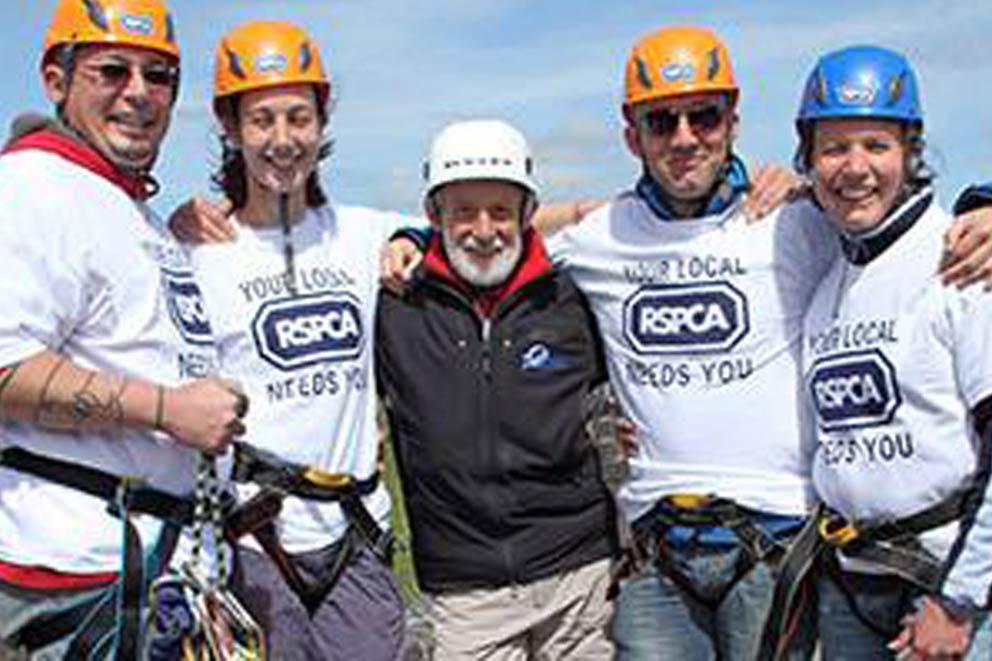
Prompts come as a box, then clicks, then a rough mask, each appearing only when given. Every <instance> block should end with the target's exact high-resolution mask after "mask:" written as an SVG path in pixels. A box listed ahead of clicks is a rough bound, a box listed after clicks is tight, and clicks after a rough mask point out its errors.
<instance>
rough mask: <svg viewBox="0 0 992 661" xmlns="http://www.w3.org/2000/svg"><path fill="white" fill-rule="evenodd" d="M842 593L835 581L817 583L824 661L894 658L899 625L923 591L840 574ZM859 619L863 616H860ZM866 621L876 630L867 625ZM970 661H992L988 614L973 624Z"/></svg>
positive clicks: (824, 578)
mask: <svg viewBox="0 0 992 661" xmlns="http://www.w3.org/2000/svg"><path fill="white" fill-rule="evenodd" d="M841 577H842V578H841V580H843V582H844V589H845V590H846V591H847V593H848V595H850V598H851V599H853V601H854V602H855V604H856V605H857V609H858V610H857V612H855V611H854V610H853V609H852V608H851V604H850V602H849V600H848V595H845V594H844V591H843V590H841V588H840V587H839V586H838V585H837V583H836V581H835V579H833V578H831V577H829V576H822V577H821V578H820V579H819V602H820V641H821V650H822V658H823V660H824V661H861V660H864V661H874V660H875V659H890V658H892V657H893V654H892V652H890V651H889V649H888V647H887V645H888V643H889V641H890V640H892V639H893V638H895V636H896V635H897V634H898V633H899V630H900V628H901V627H900V626H899V620H900V619H901V618H902V616H903V615H905V614H907V613H910V612H912V611H913V610H914V605H913V601H914V600H915V599H916V598H917V597H918V596H919V594H920V593H919V591H917V590H916V589H914V588H913V587H912V586H911V585H910V584H908V583H906V582H905V581H903V580H901V579H899V578H896V577H893V576H876V575H869V574H855V573H852V572H842V573H841ZM859 615H860V617H859ZM865 620H867V622H868V623H870V624H871V625H872V626H868V624H866V622H865ZM975 624H976V626H975V633H974V634H973V636H972V642H971V649H970V650H969V652H968V655H967V657H965V658H966V659H967V661H990V660H992V619H990V618H989V617H988V613H984V614H983V615H982V616H981V617H980V618H979V619H978V621H977V622H976V623H975Z"/></svg>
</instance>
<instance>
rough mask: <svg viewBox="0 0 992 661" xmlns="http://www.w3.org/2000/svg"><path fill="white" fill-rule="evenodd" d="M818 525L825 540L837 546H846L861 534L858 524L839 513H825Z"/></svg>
mask: <svg viewBox="0 0 992 661" xmlns="http://www.w3.org/2000/svg"><path fill="white" fill-rule="evenodd" d="M816 525H817V530H818V531H819V533H820V537H821V538H822V539H823V541H825V542H826V543H827V544H829V545H831V546H834V547H837V548H844V547H845V546H848V545H850V544H852V543H853V542H854V541H855V540H857V539H858V538H859V537H860V536H861V532H860V531H859V530H858V528H857V526H855V525H854V524H853V523H851V522H850V521H848V520H847V519H845V518H844V517H842V516H840V515H839V514H825V515H823V516H821V517H820V520H819V521H818V522H817V524H816Z"/></svg>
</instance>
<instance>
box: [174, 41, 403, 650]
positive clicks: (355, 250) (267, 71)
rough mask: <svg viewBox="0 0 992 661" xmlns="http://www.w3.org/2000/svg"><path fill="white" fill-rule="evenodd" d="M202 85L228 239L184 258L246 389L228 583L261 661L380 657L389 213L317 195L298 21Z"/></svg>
mask: <svg viewBox="0 0 992 661" xmlns="http://www.w3.org/2000/svg"><path fill="white" fill-rule="evenodd" d="M214 80H215V84H214V99H213V107H214V112H215V115H216V118H217V120H218V121H219V123H220V125H221V128H222V135H221V140H222V149H223V159H222V163H221V166H220V169H219V170H218V172H217V173H216V174H215V176H214V181H215V183H216V184H217V185H218V187H219V188H220V189H221V190H222V192H223V193H224V195H225V196H226V197H227V198H228V199H229V200H230V202H231V204H232V210H231V212H230V219H231V220H232V221H233V227H234V234H235V237H234V240H233V242H230V243H223V244H215V245H200V246H198V247H197V248H195V249H194V254H193V258H194V263H195V266H196V270H197V277H198V279H199V281H200V283H201V286H202V288H203V292H204V298H205V300H206V305H207V308H208V309H209V310H210V311H211V313H212V314H213V315H214V317H215V319H214V324H213V325H214V334H215V337H216V338H217V342H218V345H219V347H220V362H221V369H222V371H223V373H224V374H225V375H226V376H229V377H232V378H235V379H237V380H238V381H239V382H240V383H242V384H243V385H244V387H245V389H246V391H247V393H248V394H249V396H250V397H251V398H252V407H251V410H250V411H249V413H248V416H249V417H251V418H252V421H251V422H249V423H248V424H249V425H252V426H253V430H252V431H253V433H252V434H251V436H250V437H246V438H245V441H246V443H244V444H241V445H239V447H238V448H237V451H236V452H235V462H234V469H233V478H234V479H235V481H236V482H238V487H239V488H238V491H239V495H240V496H241V500H242V502H243V503H244V504H243V506H242V509H241V510H240V511H239V514H238V516H236V517H235V518H236V520H240V521H247V522H248V523H246V524H245V525H244V526H238V525H237V524H236V527H240V529H239V530H235V531H234V534H242V536H241V545H240V549H239V558H240V560H239V571H237V572H236V573H235V577H234V584H233V589H234V591H235V593H236V594H237V596H238V597H239V598H240V599H241V600H242V601H243V603H244V604H245V605H246V607H247V608H248V610H249V611H250V612H251V614H252V615H253V616H254V617H255V619H256V620H257V621H258V622H259V624H260V625H261V626H262V628H263V629H265V630H266V633H267V636H268V641H269V648H270V650H271V652H270V654H271V656H272V657H273V658H279V659H358V658H360V659H370V660H373V661H375V660H379V659H392V658H395V657H396V656H397V654H398V653H399V652H398V650H399V648H400V643H401V641H402V632H403V627H404V612H403V606H402V602H401V599H400V596H399V593H398V590H397V588H396V586H395V583H394V581H393V578H392V574H391V571H390V568H389V566H388V555H389V542H390V533H389V532H388V528H389V515H390V502H389V496H388V495H387V493H386V490H385V487H384V485H383V484H382V483H381V482H380V481H379V480H378V474H377V449H378V435H377V427H376V419H375V412H376V409H375V407H376V398H375V389H374V387H373V386H372V371H371V367H372V352H371V342H372V338H371V336H370V333H371V331H372V329H373V327H374V314H373V311H374V306H375V303H376V296H377V292H378V277H377V272H376V268H375V267H376V265H377V263H378V259H377V256H378V251H379V246H380V245H381V244H382V243H383V242H384V241H385V240H386V239H387V238H388V237H389V236H390V234H391V233H392V232H393V231H394V230H395V228H396V226H397V224H398V222H399V221H400V217H399V216H398V215H396V214H385V213H380V212H376V211H373V210H370V209H362V208H357V207H349V206H344V205H339V204H336V203H334V202H333V201H331V200H330V199H329V198H328V196H327V194H326V193H325V192H324V190H323V189H322V187H321V185H320V182H319V177H318V172H317V164H318V162H319V161H320V159H321V158H323V157H324V156H326V155H327V153H328V152H329V143H328V142H327V140H326V135H325V131H326V127H327V122H328V116H329V112H330V111H329V106H330V102H331V84H330V81H329V80H328V77H327V75H326V73H325V71H324V68H323V63H322V61H321V55H320V52H319V50H318V48H317V46H316V44H315V43H314V42H313V41H312V40H311V39H310V37H309V35H308V34H307V33H306V32H305V31H304V30H303V29H301V28H300V27H298V26H296V25H294V24H292V23H288V22H281V21H253V22H248V23H245V24H242V25H240V26H238V27H237V28H235V29H233V30H231V31H230V32H228V33H227V34H226V35H225V36H224V37H223V38H222V39H221V41H220V44H219V45H218V47H217V51H216V62H215V78H214ZM270 507H271V508H274V509H275V510H281V511H278V512H276V511H273V510H271V509H267V508H270Z"/></svg>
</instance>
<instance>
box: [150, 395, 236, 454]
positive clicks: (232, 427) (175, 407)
mask: <svg viewBox="0 0 992 661" xmlns="http://www.w3.org/2000/svg"><path fill="white" fill-rule="evenodd" d="M162 412H163V415H162V428H163V429H164V430H165V431H166V432H167V433H168V434H169V435H170V436H172V437H173V438H174V439H176V441H178V442H179V443H182V444H183V445H187V446H189V447H191V448H196V449H197V450H201V451H203V452H207V453H209V454H220V453H222V452H224V451H225V450H226V449H227V447H228V446H229V445H230V444H231V442H232V441H233V440H234V438H235V437H237V436H242V435H243V434H244V433H245V425H244V422H243V420H244V417H245V414H246V413H248V397H247V396H246V395H245V394H244V393H243V392H241V390H240V389H239V388H238V387H237V385H236V384H234V383H232V382H230V381H225V380H223V379H218V378H216V377H211V378H208V379H198V380H196V381H193V382H191V383H187V384H184V385H182V386H179V387H177V388H167V389H166V390H165V394H164V396H163V400H162Z"/></svg>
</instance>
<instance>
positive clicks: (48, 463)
mask: <svg viewBox="0 0 992 661" xmlns="http://www.w3.org/2000/svg"><path fill="white" fill-rule="evenodd" d="M0 465H2V466H5V467H7V468H11V469H13V470H17V471H20V472H23V473H28V474H30V475H34V476H35V477H40V478H42V479H45V480H49V481H51V482H55V483H57V484H60V485H62V486H65V487H69V488H72V489H76V490H78V491H82V492H83V493H86V494H89V495H91V496H94V497H96V498H101V499H103V500H105V501H106V502H107V510H108V512H110V513H111V514H113V515H114V516H117V517H118V518H120V519H121V522H122V528H123V532H122V535H123V541H122V545H123V554H122V558H121V575H120V578H119V579H118V581H117V584H116V590H115V592H116V598H115V599H108V600H105V601H104V602H101V604H100V606H99V607H98V608H97V609H95V610H94V611H93V612H91V613H89V614H88V615H87V617H86V623H85V624H84V625H83V626H82V628H81V629H80V630H79V633H78V634H77V635H76V636H75V637H74V639H73V642H72V645H71V647H70V650H71V652H70V654H69V656H70V657H71V658H81V659H86V658H89V655H90V654H92V653H93V651H94V650H96V649H97V646H98V645H100V644H102V643H101V641H100V639H101V638H103V637H105V634H106V631H107V629H108V627H109V629H110V630H116V635H115V647H116V651H115V658H117V659H120V660H121V661H130V660H131V659H136V658H137V656H138V646H139V641H140V638H141V607H142V597H143V595H144V590H145V585H146V583H145V566H144V565H145V562H144V556H143V552H142V548H141V537H140V535H139V534H138V530H137V528H136V527H135V526H134V524H133V523H132V522H131V519H130V515H131V514H132V513H140V514H149V515H152V516H155V517H157V518H159V519H162V520H164V522H165V526H164V528H163V535H164V536H165V541H166V544H167V545H168V546H170V547H174V545H175V541H176V535H175V534H174V531H173V532H172V533H167V532H166V531H168V530H169V529H170V528H171V527H172V526H183V525H186V524H187V523H189V522H190V521H191V520H192V514H193V505H192V503H191V502H190V501H189V500H188V499H184V498H180V497H178V496H174V495H172V494H169V493H166V492H164V491H161V490H159V489H155V488H152V487H148V486H146V485H145V484H143V483H142V482H140V481H138V480H134V479H132V478H127V477H120V476H117V475H113V474H111V473H107V472H105V471H102V470H99V469H96V468H91V467H89V466H83V465H80V464H75V463H72V462H68V461H63V460H61V459H55V458H52V457H44V456H42V455H39V454H35V453H33V452H29V451H28V450H25V449H23V448H19V447H7V448H3V449H2V450H0ZM162 541H163V540H162V539H160V544H159V548H158V549H157V551H160V552H164V553H156V556H157V559H158V560H159V561H161V560H163V559H164V558H163V555H164V556H165V557H167V556H168V555H171V553H172V548H169V549H164V548H162ZM153 571H154V570H153ZM108 604H109V605H108ZM108 608H109V609H110V610H109V614H108ZM108 618H109V621H108ZM53 640H54V639H53ZM35 644H37V640H36V641H35Z"/></svg>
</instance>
